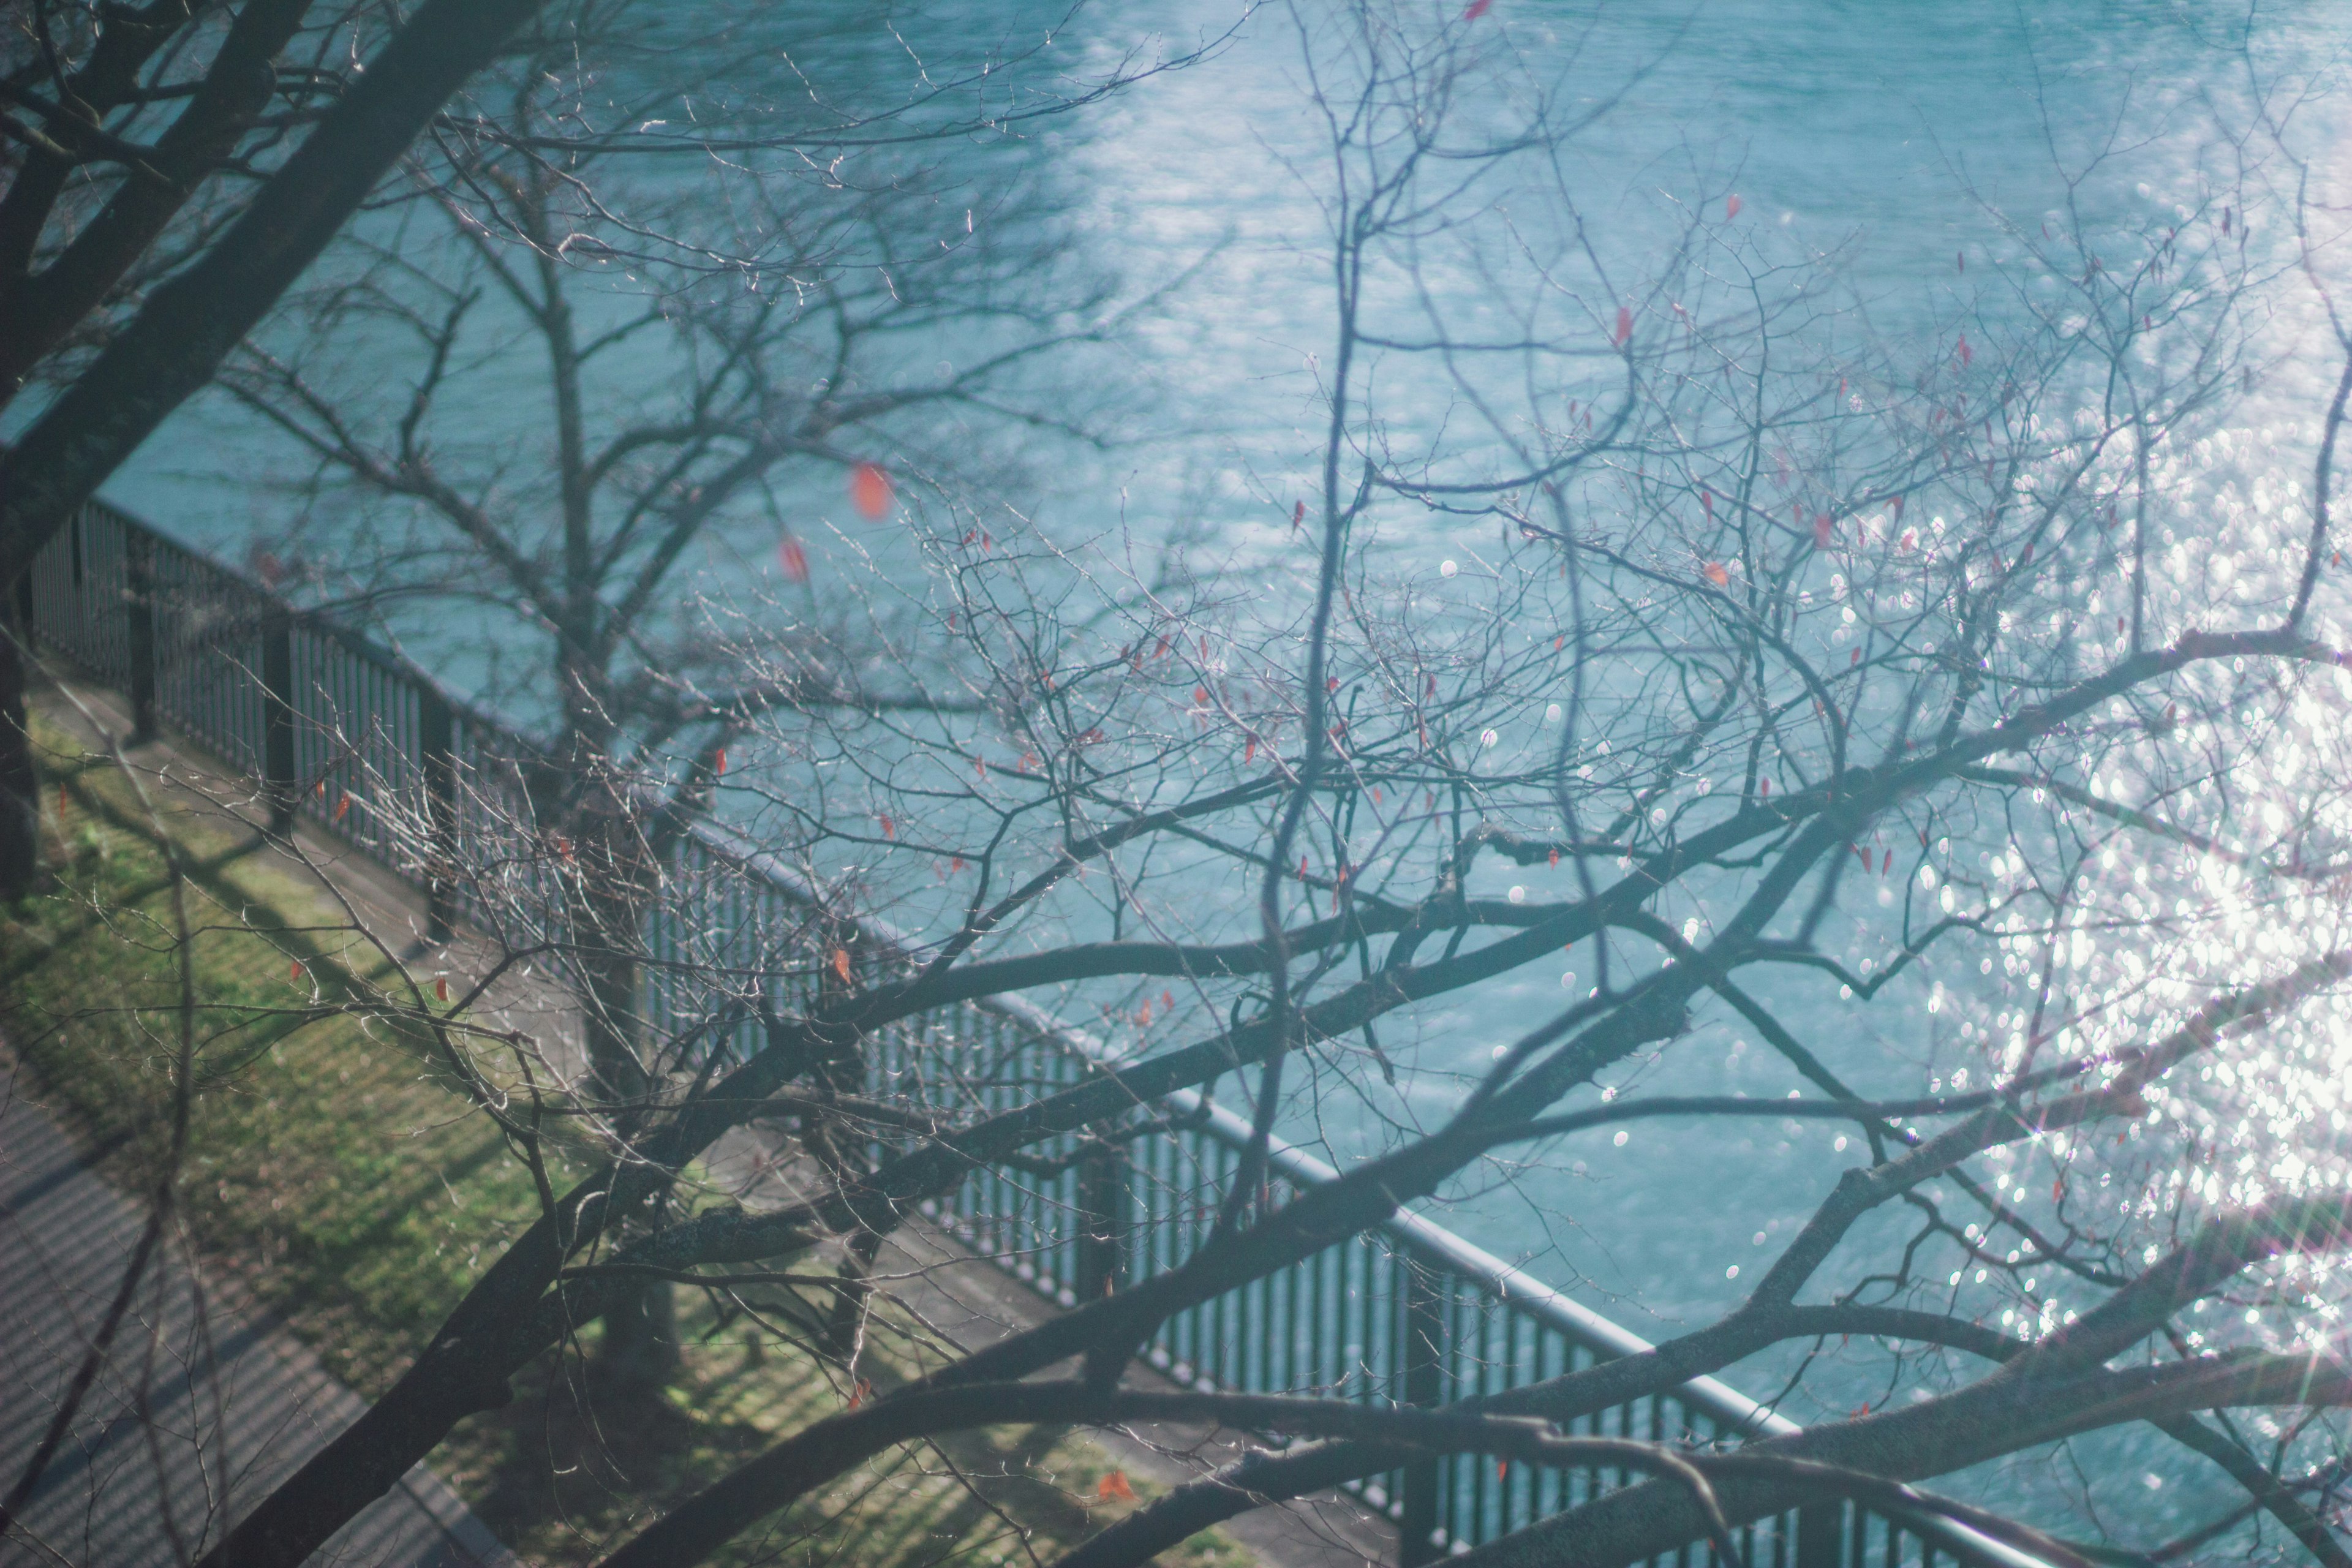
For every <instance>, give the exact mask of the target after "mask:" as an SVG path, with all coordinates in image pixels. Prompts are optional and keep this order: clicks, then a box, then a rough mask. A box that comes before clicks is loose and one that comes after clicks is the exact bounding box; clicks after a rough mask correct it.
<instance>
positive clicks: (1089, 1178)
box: [1071, 1149, 1127, 1307]
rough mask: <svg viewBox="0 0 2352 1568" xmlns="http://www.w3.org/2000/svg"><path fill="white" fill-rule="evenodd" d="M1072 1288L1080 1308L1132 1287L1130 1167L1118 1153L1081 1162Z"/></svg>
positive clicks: (1099, 1154)
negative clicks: (1129, 1282)
mask: <svg viewBox="0 0 2352 1568" xmlns="http://www.w3.org/2000/svg"><path fill="white" fill-rule="evenodd" d="M1077 1253H1078V1256H1077V1258H1076V1268H1075V1270H1074V1272H1075V1274H1076V1279H1073V1280H1072V1281H1071V1288H1072V1289H1074V1290H1076V1293H1077V1298H1078V1305H1079V1306H1081V1307H1083V1306H1085V1305H1086V1304H1087V1302H1089V1301H1094V1300H1100V1299H1101V1298H1103V1297H1105V1296H1108V1295H1109V1294H1110V1293H1111V1292H1112V1291H1114V1290H1116V1289H1118V1288H1119V1287H1120V1286H1122V1285H1124V1284H1126V1283H1127V1161H1126V1159H1125V1158H1124V1156H1123V1155H1122V1154H1121V1153H1120V1152H1119V1151H1118V1150H1115V1149H1103V1150H1097V1151H1096V1152H1093V1153H1090V1154H1088V1155H1087V1157H1086V1158H1085V1159H1083V1160H1080V1161H1079V1162H1078V1247H1077Z"/></svg>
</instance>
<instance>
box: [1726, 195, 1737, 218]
mask: <svg viewBox="0 0 2352 1568" xmlns="http://www.w3.org/2000/svg"><path fill="white" fill-rule="evenodd" d="M1738 216H1739V198H1738V196H1726V197H1724V198H1723V219H1724V221H1725V222H1726V223H1728V222H1730V221H1731V220H1732V219H1733V218H1736V217H1738Z"/></svg>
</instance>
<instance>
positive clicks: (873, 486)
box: [849, 463, 892, 522]
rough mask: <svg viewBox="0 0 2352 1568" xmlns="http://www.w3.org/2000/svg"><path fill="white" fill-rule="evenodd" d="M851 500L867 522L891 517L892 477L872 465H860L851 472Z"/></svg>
mask: <svg viewBox="0 0 2352 1568" xmlns="http://www.w3.org/2000/svg"><path fill="white" fill-rule="evenodd" d="M849 499H850V500H853V501H855V502H856V503H857V510H858V512H859V514H860V515H861V516H863V517H864V518H865V519H866V521H868V522H879V521H882V519H884V518H886V517H887V516H889V515H890V503H891V500H892V497H891V494H890V476H889V475H887V474H886V473H884V472H883V471H882V470H881V469H880V468H876V467H875V466H874V465H873V464H871V463H860V464H858V465H857V467H856V468H852V469H851V470H850V471H849Z"/></svg>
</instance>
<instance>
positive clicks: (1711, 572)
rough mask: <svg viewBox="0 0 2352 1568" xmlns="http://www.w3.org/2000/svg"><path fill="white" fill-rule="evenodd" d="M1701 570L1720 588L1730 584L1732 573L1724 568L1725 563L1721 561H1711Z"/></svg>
mask: <svg viewBox="0 0 2352 1568" xmlns="http://www.w3.org/2000/svg"><path fill="white" fill-rule="evenodd" d="M1699 570H1700V571H1702V572H1704V573H1705V574H1706V580H1707V581H1708V582H1710V583H1712V584H1715V585H1716V586H1717V587H1718V588H1721V587H1726V586H1728V585H1729V584H1730V582H1731V574H1730V573H1729V572H1727V571H1726V570H1724V565H1723V563H1722V562H1720V561H1710V562H1708V563H1706V565H1705V566H1703V567H1701V568H1700V569H1699Z"/></svg>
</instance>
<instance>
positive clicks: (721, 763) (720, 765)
mask: <svg viewBox="0 0 2352 1568" xmlns="http://www.w3.org/2000/svg"><path fill="white" fill-rule="evenodd" d="M710 762H711V765H712V766H713V767H714V768H716V769H718V771H719V775H720V776H721V777H724V776H726V773H727V748H726V747H724V746H721V747H720V748H719V752H718V754H717V755H716V756H714V757H712V758H711V759H710Z"/></svg>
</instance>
